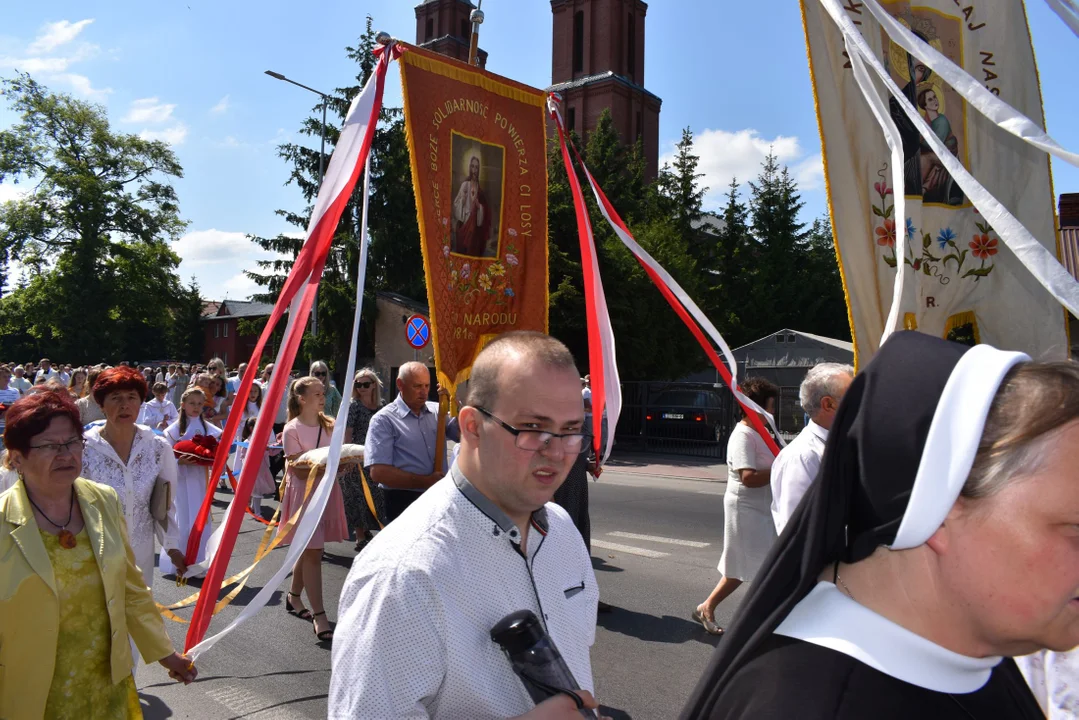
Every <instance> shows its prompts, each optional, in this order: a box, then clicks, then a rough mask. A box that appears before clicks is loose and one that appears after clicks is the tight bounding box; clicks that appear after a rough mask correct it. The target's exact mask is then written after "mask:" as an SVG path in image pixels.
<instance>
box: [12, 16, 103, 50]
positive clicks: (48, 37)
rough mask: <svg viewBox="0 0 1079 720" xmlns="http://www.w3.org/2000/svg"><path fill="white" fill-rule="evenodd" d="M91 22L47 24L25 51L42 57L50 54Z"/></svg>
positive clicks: (67, 21)
mask: <svg viewBox="0 0 1079 720" xmlns="http://www.w3.org/2000/svg"><path fill="white" fill-rule="evenodd" d="M93 21H94V20H93V18H90V19H88V20H79V21H78V22H74V23H73V22H71V21H70V20H61V21H60V22H54V23H48V24H47V25H45V27H43V28H41V32H40V33H38V36H37V38H36V39H35V40H34V42H32V43H30V46H29V47H28V48H27V49H26V50H27V52H28V53H30V54H31V55H42V54H44V53H48V52H52V51H53V50H55V49H56V48H58V47H60V46H61V45H67V44H68V43H69V42H71V41H72V40H74V39H75V38H76V37H78V35H79V33H81V32H82V31H83V28H85V27H86V26H87V25H89V24H90V23H92V22H93Z"/></svg>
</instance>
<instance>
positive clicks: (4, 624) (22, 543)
mask: <svg viewBox="0 0 1079 720" xmlns="http://www.w3.org/2000/svg"><path fill="white" fill-rule="evenodd" d="M75 495H76V497H77V498H78V500H79V508H80V509H81V510H82V517H83V521H84V523H85V525H86V532H87V535H88V536H89V538H90V542H91V543H92V546H93V550H94V556H95V557H96V559H97V565H98V568H99V569H100V570H101V579H102V581H103V583H104V585H105V600H106V603H107V606H108V609H109V624H110V626H111V627H112V680H113V682H120V681H121V680H123V679H124V678H125V677H127V676H128V675H130V674H131V667H132V661H131V646H130V644H129V643H128V635H129V634H130V636H131V638H132V639H134V641H135V645H136V646H137V647H138V649H139V652H140V653H142V656H143V658H145V660H146V662H155V661H157V660H161V659H162V658H164V657H167V656H168V655H170V654H171V653H172V652H173V647H172V642H171V641H170V640H169V637H168V635H167V634H166V633H165V623H164V621H163V620H162V619H161V613H160V612H158V610H157V606H156V605H155V604H154V598H153V596H152V595H151V594H150V590H149V589H148V588H147V587H146V584H145V582H144V580H143V577H142V572H141V571H140V570H139V568H138V567H137V566H136V565H135V555H134V553H132V551H131V546H130V545H129V544H128V542H127V528H126V525H125V522H124V511H123V508H122V506H121V505H120V499H119V498H118V497H117V495H116V491H115V490H113V489H112V488H111V487H107V486H105V485H99V484H98V483H95V482H91V481H90V480H85V479H83V478H78V479H77V480H75ZM59 630H60V603H59V600H58V598H57V594H56V580H55V578H54V577H53V571H52V564H51V563H50V562H49V554H48V551H46V550H45V543H44V542H42V540H41V535H40V534H39V531H38V525H37V521H36V520H35V519H34V512H33V509H32V506H31V505H30V501H29V499H28V498H27V497H26V486H25V485H23V483H21V482H18V483H16V484H15V485H14V487H12V488H11V489H10V490H8V491H7V492H5V493H4V494H2V495H0V718H3V719H4V720H22V718H27V719H29V718H34V719H37V718H41V717H43V716H44V714H45V704H46V701H47V700H48V697H49V687H50V686H51V685H52V675H53V666H54V664H55V660H56V638H57V635H58V633H59Z"/></svg>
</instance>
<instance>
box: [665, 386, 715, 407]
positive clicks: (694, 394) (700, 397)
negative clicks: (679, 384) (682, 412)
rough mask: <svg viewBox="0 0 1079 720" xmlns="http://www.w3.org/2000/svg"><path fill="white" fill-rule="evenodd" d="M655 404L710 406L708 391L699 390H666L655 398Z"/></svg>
mask: <svg viewBox="0 0 1079 720" xmlns="http://www.w3.org/2000/svg"><path fill="white" fill-rule="evenodd" d="M655 404H656V405H663V406H669V407H694V408H706V407H710V406H711V403H709V402H708V393H706V392H701V391H699V390H667V391H666V392H663V393H660V395H659V397H658V398H656V402H655Z"/></svg>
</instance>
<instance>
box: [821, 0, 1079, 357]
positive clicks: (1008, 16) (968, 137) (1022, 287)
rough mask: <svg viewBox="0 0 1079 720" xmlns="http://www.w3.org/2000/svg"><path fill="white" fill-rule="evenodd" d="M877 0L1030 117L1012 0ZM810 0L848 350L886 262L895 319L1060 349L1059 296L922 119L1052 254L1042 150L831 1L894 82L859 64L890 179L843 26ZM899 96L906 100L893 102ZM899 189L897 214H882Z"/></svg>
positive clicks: (876, 302)
mask: <svg viewBox="0 0 1079 720" xmlns="http://www.w3.org/2000/svg"><path fill="white" fill-rule="evenodd" d="M878 1H879V3H880V6H881V7H882V8H883V10H884V13H886V14H887V15H889V16H891V17H892V18H893V19H894V20H895V21H896V23H898V25H899V26H901V27H902V28H905V29H906V30H907V31H909V32H910V33H911V34H912V35H913V36H914V37H916V38H917V39H918V41H920V43H925V44H928V45H929V46H930V47H931V48H933V49H935V50H936V51H937V52H939V53H940V54H942V55H944V56H945V57H946V58H947V59H948V60H951V61H952V62H953V63H955V64H956V65H958V66H959V67H961V68H962V69H963V70H965V71H966V72H967V73H968V74H969V75H971V76H973V77H974V78H975V79H976V80H977V82H979V83H981V84H982V85H983V86H984V87H985V88H986V89H988V90H989V91H990V92H992V93H993V94H994V95H997V96H998V97H999V98H1000V99H1001V100H1004V101H1005V102H1007V103H1008V104H1009V105H1011V106H1012V107H1013V108H1015V109H1016V110H1018V111H1019V112H1021V113H1023V114H1024V115H1026V116H1027V117H1029V118H1032V119H1034V121H1035V122H1038V123H1043V113H1042V99H1041V90H1040V88H1039V86H1038V73H1037V67H1036V65H1035V62H1034V52H1033V48H1032V46H1031V40H1030V35H1029V33H1028V30H1027V19H1026V14H1025V9H1024V4H1023V2H1021V0H1014V1H1012V0H1007V1H1005V0H1000V1H998V2H988V3H987V2H982V3H974V2H958V0H878ZM823 3H824V0H801V5H802V13H803V19H804V24H805V32H806V41H807V43H808V45H809V60H810V75H811V78H812V81H813V92H814V99H815V101H816V106H817V116H818V121H819V124H820V132H821V139H822V145H823V150H824V153H823V155H824V158H823V159H824V168H825V176H826V180H827V187H828V204H829V210H830V213H831V218H832V225H833V232H834V234H835V242H836V254H837V256H838V258H839V265H840V270H841V272H842V275H843V286H844V291H845V292H846V295H847V304H848V312H849V315H850V323H851V332H852V335H853V339H854V349H855V359H856V361H857V362H858V364H859V365H863V364H864V363H866V362H868V361H869V360H870V359H871V358H872V356H873V354H874V353H875V352H876V351H877V347H878V345H879V343H880V339H881V336H882V334H883V332H884V329H885V325H886V323H887V319H888V316H889V310H890V308H891V306H892V299H893V288H894V284H895V277H896V269H897V267H898V264H899V263H903V264H904V266H905V274H906V282H904V288H903V293H902V296H901V304H900V305H899V315H898V318H899V320H900V322H901V325H902V326H903V327H906V328H907V329H916V330H919V331H921V332H926V333H929V334H932V335H936V336H938V337H946V338H949V339H951V340H955V341H958V342H964V343H968V344H973V343H976V342H985V343H988V344H991V345H994V346H995V347H999V348H1004V349H1010V350H1021V351H1024V352H1027V353H1029V354H1031V355H1032V356H1035V357H1038V358H1044V359H1055V358H1063V357H1066V356H1067V353H1068V339H1067V334H1066V318H1065V314H1064V311H1063V310H1062V308H1061V306H1060V304H1059V303H1058V302H1057V301H1056V300H1054V298H1053V297H1052V295H1050V294H1049V292H1047V291H1046V290H1045V288H1044V287H1043V286H1042V285H1041V284H1040V283H1039V282H1038V281H1037V280H1036V279H1035V278H1034V276H1033V275H1032V274H1031V273H1030V272H1029V271H1028V270H1027V269H1026V268H1025V267H1024V266H1023V265H1022V264H1021V262H1020V261H1019V260H1018V259H1017V258H1016V257H1015V255H1014V254H1012V252H1011V251H1010V250H1008V249H1007V248H1006V247H1005V245H1004V243H1003V241H1002V240H1001V239H1000V237H999V236H998V235H997V233H996V231H995V230H994V228H993V226H992V223H991V222H990V221H989V220H988V219H987V218H985V217H983V216H982V215H981V214H979V212H978V210H977V209H976V208H975V207H974V205H973V203H972V202H971V199H970V198H969V197H967V196H966V195H965V193H964V191H963V190H962V189H961V188H960V187H959V185H958V183H957V182H956V180H955V179H954V178H953V177H952V176H951V175H950V174H949V172H948V170H947V169H946V168H945V167H944V162H943V161H942V158H941V157H940V156H939V155H938V154H937V152H936V151H935V150H934V148H933V147H931V145H932V143H930V139H932V138H931V136H930V133H931V135H935V136H936V138H935V139H936V140H938V141H939V144H940V145H941V146H943V148H944V149H945V150H946V151H947V153H949V154H950V155H951V156H952V157H951V158H947V160H948V162H949V163H951V161H952V159H953V158H954V159H955V160H958V162H959V164H960V165H961V166H962V167H963V168H965V169H966V170H967V171H968V172H970V174H971V175H973V176H974V178H975V179H977V181H978V182H980V183H981V184H982V186H984V188H985V189H986V190H987V191H988V192H989V193H991V194H992V196H993V197H995V198H996V199H997V200H999V201H1000V202H1001V203H1002V204H1003V205H1004V206H1005V207H1007V208H1008V209H1009V210H1010V211H1011V212H1012V213H1013V214H1014V215H1015V217H1016V218H1017V219H1018V220H1019V222H1020V223H1022V225H1023V226H1024V227H1026V228H1027V229H1028V230H1029V231H1030V232H1031V233H1032V234H1033V236H1034V237H1035V238H1036V239H1037V240H1038V241H1039V242H1041V243H1042V244H1043V246H1045V248H1046V249H1047V250H1049V251H1050V253H1052V254H1053V255H1054V256H1056V257H1059V251H1058V238H1057V234H1056V223H1055V220H1056V218H1055V212H1054V205H1055V203H1054V198H1053V188H1052V179H1051V177H1050V171H1049V163H1048V161H1047V158H1046V155H1045V153H1044V152H1042V151H1041V150H1039V149H1037V148H1035V147H1033V146H1031V145H1029V144H1027V143H1025V142H1023V141H1022V140H1020V139H1019V138H1017V137H1015V136H1013V135H1011V134H1009V133H1008V132H1006V131H1005V130H1003V129H1001V128H999V127H997V125H996V123H995V122H994V121H992V120H990V119H988V118H986V117H985V116H984V115H983V114H981V113H980V112H979V111H978V110H977V109H975V108H973V107H970V106H969V105H968V103H967V102H966V101H965V100H964V98H963V96H962V95H960V94H959V93H958V92H957V91H956V90H955V89H954V88H953V87H951V86H950V85H949V84H948V83H947V82H945V81H944V80H943V79H942V78H941V77H940V76H939V75H938V74H937V73H935V72H933V71H932V70H930V69H929V67H928V65H929V63H928V62H927V61H926V60H925V59H924V58H920V57H918V55H917V53H911V52H908V50H907V49H905V48H904V47H902V46H901V45H900V44H899V43H898V42H896V41H895V39H894V38H893V37H892V36H891V35H890V34H889V32H888V30H887V29H886V28H885V27H884V26H882V24H881V23H880V22H878V20H877V19H876V18H875V17H874V15H873V14H872V13H871V10H870V8H869V6H868V3H866V2H848V1H846V0H844V2H842V10H843V12H844V13H845V14H846V16H847V17H848V18H849V19H850V21H851V22H852V23H853V24H854V27H856V28H857V30H858V31H859V32H860V33H861V35H862V36H863V37H864V38H865V41H866V43H867V44H868V46H869V49H870V50H871V51H872V53H873V54H875V55H876V58H877V60H878V61H879V62H880V64H881V65H882V66H883V67H884V68H885V70H886V71H887V73H888V75H889V76H890V78H891V80H892V81H893V82H894V83H895V85H896V87H897V88H898V89H899V90H900V93H899V95H900V97H896V96H894V95H892V93H891V92H889V90H888V89H886V88H885V86H884V84H883V83H881V82H879V81H878V80H879V79H878V78H877V77H876V76H874V77H873V83H874V86H875V87H876V88H877V92H878V94H879V96H880V98H881V106H880V110H881V112H882V113H883V114H884V115H885V116H886V117H887V118H889V119H890V120H891V121H892V122H893V123H894V124H895V128H896V130H897V131H898V136H897V145H900V146H901V148H900V149H901V151H902V168H901V173H900V174H901V177H902V183H899V182H898V180H895V181H893V178H894V177H895V175H894V174H893V168H892V163H891V153H890V150H889V147H888V144H887V140H886V137H885V134H884V132H883V130H882V127H881V123H880V122H878V119H877V118H876V117H875V116H874V113H873V110H872V109H871V107H870V104H869V102H867V100H866V98H865V97H864V96H863V93H862V90H861V89H860V88H859V85H858V82H857V79H856V78H855V76H854V71H853V68H852V63H851V60H850V56H849V54H848V48H847V46H846V44H845V42H844V37H843V34H842V32H841V30H840V28H839V27H838V25H837V24H836V23H835V22H834V21H833V19H832V17H831V16H830V15H829V13H828V11H827V9H826V8H825V7H824V4H823ZM828 4H829V5H831V4H832V3H831V2H829V3H828ZM906 103H909V104H910V106H911V107H912V108H913V111H912V112H907V111H906V110H905V109H904V106H905V105H906ZM915 113H916V114H915ZM912 115H914V117H912ZM915 118H920V119H919V120H918V121H917V122H916V121H915ZM923 131H925V132H924V134H923ZM896 185H901V186H899V187H896ZM900 194H902V197H903V199H904V202H905V205H906V211H905V217H897V216H896V198H897V197H898V196H900ZM904 241H905V242H904ZM904 246H905V247H906V248H907V249H906V250H905V251H902V250H901V248H903V247H904Z"/></svg>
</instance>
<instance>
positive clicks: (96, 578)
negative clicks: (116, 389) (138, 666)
mask: <svg viewBox="0 0 1079 720" xmlns="http://www.w3.org/2000/svg"><path fill="white" fill-rule="evenodd" d="M4 441H5V443H6V445H7V449H8V457H7V459H6V462H7V463H8V464H9V465H11V466H12V467H14V468H15V470H16V471H17V472H18V474H19V480H18V482H16V484H15V485H14V486H13V487H12V488H11V489H9V490H8V491H6V492H5V493H3V494H2V495H0V638H2V639H3V641H2V642H0V667H2V668H3V669H4V672H5V674H4V676H3V682H2V683H0V717H4V718H11V719H12V720H16V719H21V718H42V717H48V718H60V717H64V718H67V717H79V718H90V717H108V718H141V717H142V712H141V710H140V708H139V697H138V694H137V692H136V690H135V681H134V678H133V677H132V656H131V649H130V646H129V645H128V636H129V635H130V637H131V638H132V639H133V640H134V643H135V645H136V647H137V648H138V650H139V652H140V653H141V654H142V656H143V658H144V659H145V660H146V661H147V662H159V663H160V664H161V665H162V666H164V667H165V668H167V669H168V671H169V675H170V676H171V677H172V678H173V679H175V680H179V681H182V682H184V683H189V682H191V681H192V680H194V679H195V677H196V675H197V672H196V671H195V667H194V665H193V664H192V663H191V662H190V660H189V659H188V658H186V657H184V656H183V655H180V654H178V653H177V652H176V651H175V650H174V649H173V646H172V642H171V641H170V640H169V637H168V635H167V634H166V633H165V626H164V623H163V622H162V620H161V614H160V613H159V612H158V610H157V607H156V605H155V604H154V599H153V596H152V595H151V593H150V590H149V589H148V588H147V587H146V584H145V583H144V582H143V577H142V574H141V573H140V571H139V568H138V567H137V566H136V565H135V555H134V553H133V552H132V549H131V545H130V544H129V543H128V541H127V537H126V533H125V532H124V529H125V526H124V510H123V507H122V506H121V503H120V499H119V498H118V497H117V494H116V491H115V490H113V489H112V488H110V487H106V486H104V485H100V484H98V483H95V482H91V481H89V480H86V479H84V478H81V477H79V474H80V470H81V469H82V460H83V438H82V426H81V425H80V423H79V410H78V408H76V407H75V403H74V402H73V401H72V399H71V396H70V395H69V394H68V392H67V391H66V390H62V391H60V392H52V391H43V392H39V393H36V394H34V395H32V396H30V397H27V398H23V399H22V400H19V401H17V402H15V403H14V404H12V406H11V408H10V409H9V410H8V412H7V425H6V427H5V429H4Z"/></svg>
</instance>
